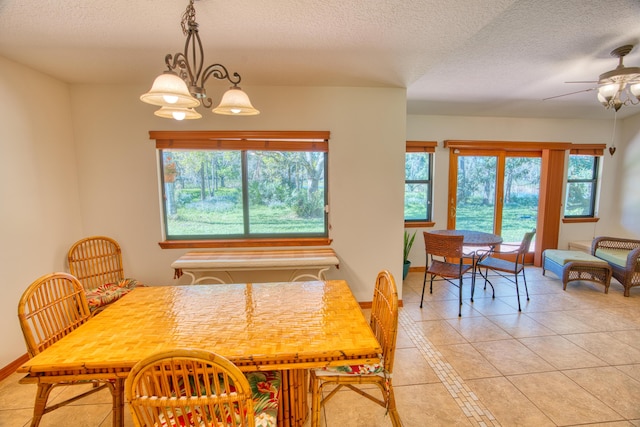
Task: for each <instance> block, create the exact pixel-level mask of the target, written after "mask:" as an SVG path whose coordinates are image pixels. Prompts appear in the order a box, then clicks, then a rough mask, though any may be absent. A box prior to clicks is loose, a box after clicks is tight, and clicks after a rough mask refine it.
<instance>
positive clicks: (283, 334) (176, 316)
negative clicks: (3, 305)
mask: <svg viewBox="0 0 640 427" xmlns="http://www.w3.org/2000/svg"><path fill="white" fill-rule="evenodd" d="M177 347H193V348H200V349H204V350H209V351H214V352H216V353H218V354H222V355H224V356H225V357H227V358H228V359H230V360H231V361H232V362H234V363H235V364H237V365H238V366H240V368H241V369H242V370H244V371H252V370H272V369H279V370H280V369H281V370H283V371H284V372H283V373H285V374H289V375H291V384H292V387H291V389H292V390H291V393H292V394H291V396H290V399H292V400H296V399H302V400H304V403H305V406H306V390H305V387H304V385H302V386H299V383H300V382H301V381H303V379H304V370H305V369H307V368H316V367H322V366H326V365H340V364H345V363H350V364H351V363H352V362H353V363H354V364H355V363H364V362H367V363H372V362H377V361H378V354H379V353H380V347H379V345H378V342H377V341H376V339H375V337H374V335H373V333H372V332H371V330H370V328H369V325H368V323H367V321H366V319H365V318H364V315H363V314H362V311H361V310H360V307H359V305H358V302H357V301H356V300H355V298H354V297H353V294H352V293H351V290H350V289H349V286H348V285H347V283H346V282H345V281H341V280H336V281H326V282H320V281H316V282H279V283H256V284H250V283H247V284H229V285H219V284H216V285H194V286H156V287H144V288H137V289H135V290H133V291H132V292H130V293H129V294H128V295H126V296H125V297H123V298H122V299H121V300H119V301H117V302H116V303H114V304H112V305H111V306H110V307H108V308H107V309H105V310H104V311H103V312H102V313H100V314H99V315H98V316H96V317H95V318H93V319H91V320H90V321H89V322H87V323H86V324H84V325H82V326H81V327H80V328H78V329H77V330H76V331H74V332H72V333H71V334H69V335H68V336H66V337H64V338H63V339H61V340H60V341H58V342H57V343H55V344H54V345H53V346H51V347H50V348H48V349H47V350H45V351H44V352H42V353H40V354H39V355H37V356H36V357H34V358H33V359H30V360H29V361H28V362H26V363H25V364H24V365H23V366H21V367H20V368H19V369H18V372H27V373H29V377H30V380H31V381H47V379H50V380H55V378H56V377H60V376H64V377H67V378H69V377H73V378H78V379H80V378H105V379H106V378H113V379H118V385H119V387H120V388H121V387H122V379H123V378H125V377H126V376H127V374H128V371H129V370H130V369H131V367H133V365H134V364H135V363H136V362H138V361H139V360H141V359H143V358H145V357H147V356H149V355H150V354H152V353H155V352H158V351H163V350H169V349H173V348H177ZM289 370H292V371H289ZM293 389H295V391H297V392H298V393H297V394H296V393H294V390H293ZM300 390H302V392H300ZM283 398H284V399H287V398H288V397H287V396H283ZM293 403H294V402H292V404H293ZM299 403H300V402H298V406H300V405H299ZM122 407H123V402H122V404H121V405H120V411H122ZM121 415H122V414H121V413H120V414H114V425H118V426H120V425H122V416H121ZM287 415H288V416H287ZM282 416H283V418H284V421H285V422H284V425H300V424H301V423H303V422H304V418H305V417H306V407H305V408H302V413H300V414H284V415H282ZM290 418H296V419H295V420H292V421H290V420H289V419H290ZM289 421H290V422H289ZM279 425H280V424H279Z"/></svg>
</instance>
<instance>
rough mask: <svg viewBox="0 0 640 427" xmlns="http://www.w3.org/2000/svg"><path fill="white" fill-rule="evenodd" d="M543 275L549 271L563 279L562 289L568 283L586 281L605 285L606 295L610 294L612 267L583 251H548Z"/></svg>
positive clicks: (543, 266) (543, 261)
mask: <svg viewBox="0 0 640 427" xmlns="http://www.w3.org/2000/svg"><path fill="white" fill-rule="evenodd" d="M542 258H543V260H542V274H543V275H544V274H545V272H546V271H547V270H549V271H551V272H552V273H554V274H555V275H556V276H558V277H559V278H560V279H562V285H563V286H562V289H564V290H566V289H567V283H569V282H572V281H575V280H585V281H589V282H595V283H599V284H601V285H604V293H605V294H607V293H609V285H610V283H611V267H609V264H608V263H607V262H606V261H603V260H601V259H600V258H596V257H595V256H593V255H589V254H586V253H584V252H581V251H565V250H559V249H547V250H545V251H544V252H543V254H542Z"/></svg>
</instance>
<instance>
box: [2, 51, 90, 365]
mask: <svg viewBox="0 0 640 427" xmlns="http://www.w3.org/2000/svg"><path fill="white" fill-rule="evenodd" d="M0 117H1V118H2V119H1V123H2V125H1V126H0V153H2V161H1V164H2V166H1V168H0V169H1V170H2V179H0V239H1V243H0V244H1V246H2V256H0V271H2V298H0V324H1V325H2V328H0V367H2V366H5V365H7V364H9V363H10V362H12V361H14V360H16V359H17V358H18V357H19V356H21V355H23V354H25V353H26V346H25V344H24V339H23V337H22V332H21V331H20V326H19V323H18V318H17V312H18V309H17V307H18V301H19V299H20V297H21V295H22V293H23V292H24V290H25V289H26V288H27V287H28V286H29V284H31V282H33V281H34V280H35V279H37V278H38V277H40V276H42V275H44V274H48V273H51V272H54V271H65V269H66V267H65V255H66V251H67V249H68V243H69V239H70V238H72V236H78V235H79V234H80V233H81V231H82V217H81V215H80V203H79V197H78V178H77V174H76V159H75V151H74V146H73V132H72V127H71V121H72V120H71V107H70V98H69V88H68V87H67V85H65V84H62V83H60V82H58V81H56V80H54V79H52V78H49V77H47V76H45V75H42V74H39V73H36V72H34V71H32V70H30V69H28V68H26V67H23V66H21V65H18V64H16V63H14V62H11V61H8V60H6V59H4V58H2V57H0Z"/></svg>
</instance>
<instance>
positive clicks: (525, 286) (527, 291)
mask: <svg viewBox="0 0 640 427" xmlns="http://www.w3.org/2000/svg"><path fill="white" fill-rule="evenodd" d="M522 281H523V282H524V291H525V292H526V293H527V301H529V289H527V276H526V275H525V273H524V268H523V269H522Z"/></svg>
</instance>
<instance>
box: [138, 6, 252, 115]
mask: <svg viewBox="0 0 640 427" xmlns="http://www.w3.org/2000/svg"><path fill="white" fill-rule="evenodd" d="M193 1H194V0H189V5H188V6H187V9H186V10H185V12H184V14H183V15H182V22H181V25H182V32H183V33H184V35H185V36H186V37H187V39H186V41H185V45H184V52H178V53H176V54H173V55H172V54H167V55H166V56H165V63H166V65H167V67H168V69H167V70H165V72H164V73H162V74H160V75H159V76H158V77H156V79H155V80H154V82H153V85H152V86H151V89H150V90H149V92H147V93H145V94H143V95H142V96H140V100H141V101H143V102H146V103H148V104H151V105H157V106H160V107H161V108H160V109H159V110H157V111H155V112H154V114H155V115H156V116H159V117H166V118H170V119H175V120H185V119H199V118H201V117H202V115H201V114H200V113H198V112H197V111H196V110H195V108H196V107H199V106H203V107H205V108H211V107H212V106H213V102H212V100H211V98H209V97H208V96H207V92H206V89H205V84H206V82H207V80H208V79H209V78H210V77H214V78H216V79H218V80H228V81H229V82H230V83H231V84H232V86H231V88H230V89H229V90H227V91H226V92H225V93H224V95H223V96H222V100H221V101H220V104H219V105H218V106H217V107H215V108H213V109H212V111H213V112H214V113H216V114H225V115H238V116H253V115H256V114H260V111H258V110H257V109H255V108H254V107H253V105H251V101H250V100H249V97H248V96H247V94H246V93H245V92H244V91H242V89H240V87H239V86H238V84H239V83H240V80H241V77H240V74H238V73H233V75H230V74H229V71H227V68H226V67H225V66H224V65H222V64H211V65H209V66H207V67H206V68H205V67H204V50H203V48H202V42H201V41H200V35H199V34H198V23H197V22H196V10H195V7H194V6H193Z"/></svg>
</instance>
